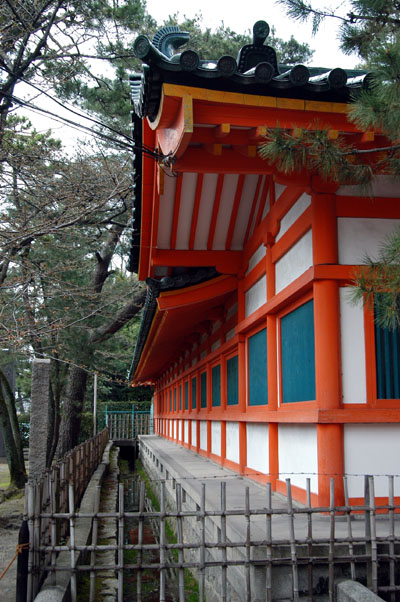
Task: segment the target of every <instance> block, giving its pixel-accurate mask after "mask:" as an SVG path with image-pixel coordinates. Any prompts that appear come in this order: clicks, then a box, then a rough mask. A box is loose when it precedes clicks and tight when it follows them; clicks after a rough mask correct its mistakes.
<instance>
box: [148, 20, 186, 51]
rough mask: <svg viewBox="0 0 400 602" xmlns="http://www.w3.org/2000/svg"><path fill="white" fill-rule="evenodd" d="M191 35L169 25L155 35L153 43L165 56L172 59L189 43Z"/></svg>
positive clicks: (175, 26)
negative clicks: (179, 49)
mask: <svg viewBox="0 0 400 602" xmlns="http://www.w3.org/2000/svg"><path fill="white" fill-rule="evenodd" d="M189 38H190V34H189V33H188V32H187V31H181V30H180V29H179V27H178V26H177V25H167V26H166V27H162V28H161V29H159V30H158V31H157V33H155V34H154V37H153V40H152V43H153V46H155V47H156V48H157V50H159V51H160V52H161V53H162V54H164V56H166V57H167V58H169V59H170V58H171V57H172V56H173V55H174V53H175V52H176V51H177V50H178V48H180V47H181V46H183V45H184V44H186V43H187V41H188V40H189Z"/></svg>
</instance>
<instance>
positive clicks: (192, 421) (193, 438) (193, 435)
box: [191, 420, 197, 447]
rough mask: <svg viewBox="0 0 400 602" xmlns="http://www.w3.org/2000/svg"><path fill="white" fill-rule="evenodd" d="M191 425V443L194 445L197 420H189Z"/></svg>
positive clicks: (195, 442) (195, 443)
mask: <svg viewBox="0 0 400 602" xmlns="http://www.w3.org/2000/svg"><path fill="white" fill-rule="evenodd" d="M191 423H192V426H191V429H192V445H193V446H194V447H196V445H197V420H191Z"/></svg>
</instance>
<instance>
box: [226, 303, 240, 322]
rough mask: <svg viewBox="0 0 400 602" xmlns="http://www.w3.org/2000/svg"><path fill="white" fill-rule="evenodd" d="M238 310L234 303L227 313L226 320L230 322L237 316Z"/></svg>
mask: <svg viewBox="0 0 400 602" xmlns="http://www.w3.org/2000/svg"><path fill="white" fill-rule="evenodd" d="M237 308H238V305H237V303H234V304H233V305H231V306H230V308H229V309H228V311H227V312H226V319H227V320H229V318H231V317H232V316H234V315H235V314H237Z"/></svg>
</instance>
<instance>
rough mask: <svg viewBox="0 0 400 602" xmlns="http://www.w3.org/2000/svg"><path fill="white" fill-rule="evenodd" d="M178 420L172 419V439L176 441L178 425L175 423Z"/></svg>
mask: <svg viewBox="0 0 400 602" xmlns="http://www.w3.org/2000/svg"><path fill="white" fill-rule="evenodd" d="M177 422H178V421H177V420H174V439H175V441H176V439H177V435H178V425H177V424H176V423H177Z"/></svg>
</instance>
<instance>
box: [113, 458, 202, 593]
mask: <svg viewBox="0 0 400 602" xmlns="http://www.w3.org/2000/svg"><path fill="white" fill-rule="evenodd" d="M121 451H122V453H121V454H120V480H121V482H122V483H123V485H124V492H125V499H124V507H125V510H126V511H127V512H137V511H138V510H139V497H140V486H141V483H142V482H143V481H145V484H146V494H145V500H144V502H145V503H144V507H145V510H146V511H148V512H152V511H153V512H154V511H158V510H159V506H158V500H157V498H156V496H155V495H154V493H153V492H151V491H150V490H149V483H148V481H147V479H146V476H145V474H144V472H143V469H142V467H141V465H140V463H139V461H136V465H135V463H134V459H133V454H131V455H130V458H129V459H124V458H126V457H129V456H127V454H125V453H124V450H121ZM146 481H147V482H146ZM166 537H167V540H168V541H169V542H170V543H175V541H176V539H175V536H174V533H173V530H172V528H171V526H169V525H168V523H167V524H166ZM125 538H126V539H125V543H127V544H137V543H138V540H139V521H138V520H135V519H127V520H126V522H125ZM142 543H143V544H155V543H157V544H158V543H159V527H158V521H157V520H153V521H151V519H145V521H144V525H143V533H142ZM168 555H169V557H168ZM167 559H168V560H169V561H171V562H173V561H174V560H177V559H175V558H174V557H173V552H168V551H167ZM140 560H141V562H142V563H144V564H148V563H157V562H159V560H160V554H159V550H154V551H153V550H149V551H143V552H142V554H141V559H140ZM138 561H139V552H138V551H137V550H125V552H124V564H136V563H138ZM138 574H139V571H132V570H129V569H127V570H125V571H124V602H132V600H137V602H158V601H159V599H160V572H159V571H157V570H155V569H143V570H141V571H140V576H138ZM138 581H139V583H138ZM178 599H179V593H178V576H177V572H176V571H175V570H173V569H170V570H168V571H167V575H166V596H165V600H166V602H177V601H178ZM185 600H187V601H188V602H196V601H198V587H197V582H196V580H195V579H194V577H193V576H192V575H191V573H190V572H189V571H188V570H186V571H185Z"/></svg>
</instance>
